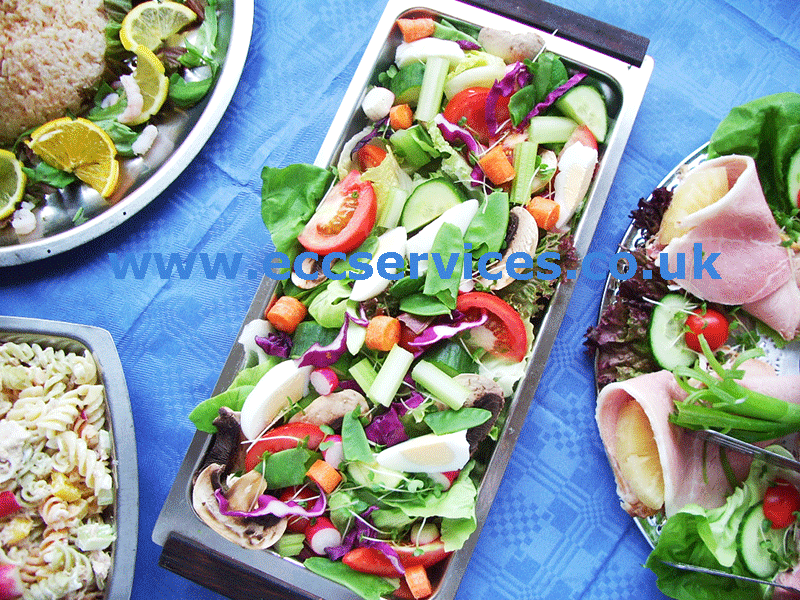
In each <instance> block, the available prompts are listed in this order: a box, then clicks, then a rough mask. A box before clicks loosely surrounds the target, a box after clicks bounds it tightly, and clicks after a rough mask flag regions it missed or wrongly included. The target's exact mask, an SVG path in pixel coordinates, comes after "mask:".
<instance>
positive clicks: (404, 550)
mask: <svg viewBox="0 0 800 600" xmlns="http://www.w3.org/2000/svg"><path fill="white" fill-rule="evenodd" d="M392 548H393V549H394V550H395V551H396V552H397V555H398V556H399V557H400V564H401V565H403V567H404V568H408V567H413V566H416V565H422V566H423V567H425V568H426V569H427V568H428V567H430V566H433V565H435V564H436V563H438V562H439V561H440V560H442V559H443V558H445V557H447V555H448V554H450V552H446V551H445V549H444V542H442V541H441V540H437V541H435V542H431V543H430V544H423V545H421V546H419V547H417V546H394V545H393V546H392ZM417 548H419V549H420V550H422V554H418V555H415V554H414V552H415V551H416V550H417ZM342 562H343V563H344V564H346V565H347V566H348V567H350V568H351V569H353V570H354V571H358V572H359V573H369V574H370V575H378V576H380V577H400V576H401V574H400V573H398V571H397V569H395V568H394V566H393V565H392V563H391V562H390V561H389V559H388V558H386V555H385V554H383V552H381V551H380V550H378V549H377V548H366V547H362V548H354V549H353V550H350V552H348V553H347V554H345V555H344V557H343V558H342Z"/></svg>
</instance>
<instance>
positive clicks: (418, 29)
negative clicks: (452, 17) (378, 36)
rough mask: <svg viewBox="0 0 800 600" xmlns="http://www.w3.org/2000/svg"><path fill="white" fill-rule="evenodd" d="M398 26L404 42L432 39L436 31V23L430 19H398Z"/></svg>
mask: <svg viewBox="0 0 800 600" xmlns="http://www.w3.org/2000/svg"><path fill="white" fill-rule="evenodd" d="M397 26H398V27H399V28H400V32H401V33H402V34H403V41H404V42H413V41H415V40H421V39H422V38H426V37H430V36H432V35H433V32H434V31H436V21H434V20H433V19H431V18H429V17H421V18H419V19H397Z"/></svg>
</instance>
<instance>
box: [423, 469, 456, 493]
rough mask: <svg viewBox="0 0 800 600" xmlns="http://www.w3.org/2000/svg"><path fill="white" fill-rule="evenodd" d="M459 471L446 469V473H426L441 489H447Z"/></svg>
mask: <svg viewBox="0 0 800 600" xmlns="http://www.w3.org/2000/svg"><path fill="white" fill-rule="evenodd" d="M460 472H461V471H447V472H446V473H428V476H429V477H430V478H431V479H433V481H434V482H436V483H438V484H439V485H441V486H442V490H444V491H447V490H449V489H450V486H451V485H453V482H454V481H455V480H456V477H458V474H459V473H460Z"/></svg>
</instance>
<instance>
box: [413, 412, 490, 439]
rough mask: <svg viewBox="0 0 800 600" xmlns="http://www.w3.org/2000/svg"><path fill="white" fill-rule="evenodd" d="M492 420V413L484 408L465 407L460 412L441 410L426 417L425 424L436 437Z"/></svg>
mask: <svg viewBox="0 0 800 600" xmlns="http://www.w3.org/2000/svg"><path fill="white" fill-rule="evenodd" d="M491 418H492V413H491V412H490V411H488V410H485V409H483V408H472V407H464V408H459V409H458V410H440V411H438V412H435V413H430V414H427V415H425V419H424V421H425V423H427V425H428V427H430V428H431V430H433V433H435V434H436V435H444V434H446V433H454V432H456V431H461V430H462V429H470V428H472V427H477V426H478V425H482V424H483V423H485V422H486V421H488V420H489V419H491Z"/></svg>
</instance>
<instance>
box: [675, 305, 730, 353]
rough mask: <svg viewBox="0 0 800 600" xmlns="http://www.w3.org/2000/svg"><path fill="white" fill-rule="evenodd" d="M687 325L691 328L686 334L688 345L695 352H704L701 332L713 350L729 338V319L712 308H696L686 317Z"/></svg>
mask: <svg viewBox="0 0 800 600" xmlns="http://www.w3.org/2000/svg"><path fill="white" fill-rule="evenodd" d="M686 326H687V327H688V328H689V331H687V332H686V335H685V336H684V338H685V340H686V345H687V346H689V348H691V349H692V350H694V351H695V352H702V348H701V347H700V340H699V339H698V336H699V335H700V334H703V336H704V337H705V338H706V342H708V346H709V348H711V351H712V352H713V351H714V350H716V349H717V348H719V347H720V346H722V344H724V343H725V341H726V340H727V339H728V319H726V318H725V316H724V315H723V314H722V313H721V312H719V311H716V310H714V309H712V308H707V309H705V311H704V310H703V309H702V308H698V309H696V310H695V311H694V314H691V315H689V317H688V318H687V319H686Z"/></svg>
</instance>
